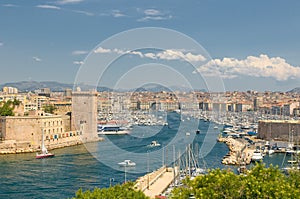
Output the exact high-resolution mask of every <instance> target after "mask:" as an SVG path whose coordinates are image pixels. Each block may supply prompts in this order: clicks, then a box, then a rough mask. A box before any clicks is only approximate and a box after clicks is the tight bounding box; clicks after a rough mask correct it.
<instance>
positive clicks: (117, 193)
mask: <svg viewBox="0 0 300 199" xmlns="http://www.w3.org/2000/svg"><path fill="white" fill-rule="evenodd" d="M133 186H134V184H133V183H132V182H127V183H125V184H123V185H115V186H113V187H109V188H102V189H100V188H95V189H94V190H93V191H90V190H87V191H85V192H83V191H82V189H79V190H78V191H77V192H76V196H75V198H73V199H85V198H88V199H90V198H95V199H96V198H105V199H115V198H119V199H123V198H124V199H127V198H137V199H148V197H147V196H145V194H144V193H143V192H142V191H137V190H135V189H134V188H133Z"/></svg>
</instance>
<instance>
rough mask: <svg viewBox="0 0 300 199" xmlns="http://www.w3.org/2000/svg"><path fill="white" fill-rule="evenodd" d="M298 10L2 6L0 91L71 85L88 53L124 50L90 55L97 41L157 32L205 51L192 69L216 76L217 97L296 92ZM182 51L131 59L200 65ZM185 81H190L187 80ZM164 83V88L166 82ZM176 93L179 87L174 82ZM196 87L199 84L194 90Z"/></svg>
mask: <svg viewBox="0 0 300 199" xmlns="http://www.w3.org/2000/svg"><path fill="white" fill-rule="evenodd" d="M298 7H299V2H297V1H291V2H289V4H286V3H284V2H281V1H272V3H270V2H268V1H265V2H260V1H257V0H255V1H251V2H239V1H227V2H217V1H209V2H208V1H199V2H198V1H190V2H189V3H186V2H185V3H184V2H172V1H165V2H159V3H157V2H147V1H130V2H129V1H128V2H123V3H120V2H117V1H109V2H105V1H101V2H99V1H95V0H53V1H51V0H50V1H47V2H44V1H26V2H20V1H2V2H1V4H0V25H1V27H2V31H1V34H0V60H1V70H2V74H5V75H2V77H1V80H0V84H4V83H7V82H18V81H24V80H34V81H48V80H53V81H58V82H63V83H72V82H74V81H75V77H76V74H77V72H78V70H79V68H80V65H82V64H84V61H85V59H86V57H87V56H88V54H89V53H91V52H96V51H95V50H98V51H97V53H99V54H100V53H116V52H117V53H119V52H124V50H126V49H109V48H97V46H98V44H99V43H101V42H102V41H104V40H106V39H108V38H110V37H111V36H113V35H116V34H118V33H120V32H124V31H128V30H130V29H135V28H143V27H163V28H166V29H171V30H175V31H178V32H181V33H182V34H185V35H187V36H189V37H190V38H192V39H194V40H195V41H196V42H198V43H199V44H200V45H201V46H202V47H203V48H204V49H205V50H206V51H207V53H208V55H209V56H210V59H207V61H206V63H204V64H202V65H200V66H196V67H197V70H198V72H200V74H203V73H206V72H211V71H212V70H213V71H217V73H218V74H219V76H220V77H221V78H222V81H223V84H224V90H228V91H233V90H237V91H246V90H257V91H267V90H272V91H289V90H292V89H293V88H296V87H299V85H300V84H299V83H300V82H299V79H300V78H299V77H300V67H299V65H300V64H299V63H300V58H299V56H298V54H299V53H298V52H299V50H300V47H299V45H297V41H298V40H299V39H298V35H299V33H300V27H299V25H298V21H299V20H300V14H299V13H298V12H297V8H298ZM212 10H213V12H212ZM113 50H115V51H113ZM185 50H187V49H164V51H163V52H157V53H156V54H153V52H151V53H152V54H151V53H149V52H143V51H134V53H135V54H134V53H133V54H134V55H135V56H140V57H141V56H143V58H145V57H146V58H147V59H148V60H147V61H148V62H150V63H152V61H153V60H154V59H156V60H157V59H161V60H170V59H176V58H177V57H178V56H179V57H181V58H182V57H184V58H185V59H192V60H203V58H208V57H207V56H204V55H202V54H193V52H186V51H185ZM190 50H191V49H190ZM189 53H190V54H189ZM153 55H154V56H153ZM174 56H175V58H174ZM176 56H177V57H176ZM201 56H202V57H201ZM125 63H127V64H128V63H129V62H128V60H127V62H125ZM177 64H178V63H177ZM179 64H181V63H179ZM181 66H182V67H186V66H185V65H181ZM117 70H118V67H115V71H117ZM183 71H184V70H183ZM189 73H191V71H189ZM185 76H188V78H192V74H189V75H185ZM140 77H141V78H143V77H144V76H142V75H141V76H140ZM164 78H165V79H166V80H168V78H169V79H171V78H172V77H168V76H164ZM172 80H173V79H172ZM176 80H177V79H176ZM166 82H167V83H169V84H167V83H166V86H171V85H172V82H174V80H173V81H169V82H168V81H166ZM100 86H102V85H100ZM103 86H106V85H103ZM131 86H132V85H131ZM176 86H182V82H180V83H179V84H178V85H176ZM128 87H130V84H128ZM138 87H139V86H138ZM201 88H203V86H201V85H199V88H196V89H201Z"/></svg>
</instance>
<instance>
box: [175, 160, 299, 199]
mask: <svg viewBox="0 0 300 199" xmlns="http://www.w3.org/2000/svg"><path fill="white" fill-rule="evenodd" d="M184 184H185V186H183V187H179V188H175V189H174V190H173V191H172V198H189V197H190V196H194V197H195V198H232V199H235V198H300V172H299V171H293V172H291V173H290V174H289V175H288V176H287V175H284V174H283V173H282V172H281V171H280V169H279V168H278V167H273V166H270V167H269V168H266V167H265V165H264V164H260V163H257V164H256V165H255V166H254V167H253V168H252V169H250V170H249V171H248V173H247V174H246V175H237V174H235V173H233V172H232V171H230V170H220V169H215V170H211V171H210V172H209V173H208V174H206V175H202V176H198V177H196V178H195V179H194V180H186V181H185V182H184Z"/></svg>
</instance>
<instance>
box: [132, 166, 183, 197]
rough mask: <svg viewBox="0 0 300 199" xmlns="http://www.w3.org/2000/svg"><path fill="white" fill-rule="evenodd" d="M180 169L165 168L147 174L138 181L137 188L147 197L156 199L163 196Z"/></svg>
mask: <svg viewBox="0 0 300 199" xmlns="http://www.w3.org/2000/svg"><path fill="white" fill-rule="evenodd" d="M178 173H179V172H178V168H177V167H175V169H174V168H171V167H166V166H163V167H161V168H160V169H158V170H156V171H153V172H152V173H149V174H146V175H144V176H142V177H140V178H138V179H137V180H136V184H135V188H136V189H138V190H141V191H142V192H143V193H144V194H145V195H146V196H148V197H150V198H155V196H158V195H160V194H162V193H163V192H164V191H165V190H166V189H167V188H168V186H169V185H170V184H171V183H172V182H173V181H174V179H175V177H176V176H177V175H178Z"/></svg>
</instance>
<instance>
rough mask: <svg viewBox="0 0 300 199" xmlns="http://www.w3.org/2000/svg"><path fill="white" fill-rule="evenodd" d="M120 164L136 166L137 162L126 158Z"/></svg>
mask: <svg viewBox="0 0 300 199" xmlns="http://www.w3.org/2000/svg"><path fill="white" fill-rule="evenodd" d="M118 165H120V166H122V167H134V166H135V165H136V164H135V162H133V161H131V160H124V161H123V162H119V163H118Z"/></svg>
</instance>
